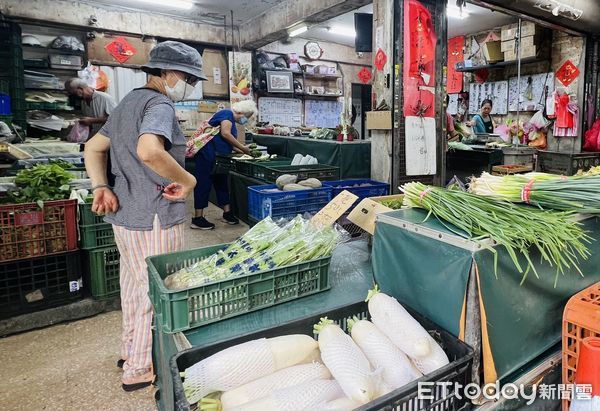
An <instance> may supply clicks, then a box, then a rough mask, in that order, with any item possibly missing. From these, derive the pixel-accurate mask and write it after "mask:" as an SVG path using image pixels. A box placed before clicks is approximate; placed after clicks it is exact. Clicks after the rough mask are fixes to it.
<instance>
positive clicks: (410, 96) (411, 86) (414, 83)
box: [403, 0, 437, 117]
mask: <svg viewBox="0 0 600 411" xmlns="http://www.w3.org/2000/svg"><path fill="white" fill-rule="evenodd" d="M436 42H437V38H436V35H435V29H434V27H433V21H432V18H431V13H430V12H429V10H428V9H427V7H425V6H424V5H423V4H422V3H420V2H419V1H417V0H404V64H403V66H404V84H403V85H404V109H403V112H404V115H405V116H407V117H408V116H417V117H435V47H436Z"/></svg>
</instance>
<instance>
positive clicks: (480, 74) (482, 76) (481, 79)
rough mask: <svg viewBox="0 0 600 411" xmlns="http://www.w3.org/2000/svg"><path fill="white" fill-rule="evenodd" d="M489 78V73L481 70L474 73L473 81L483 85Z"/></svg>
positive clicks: (486, 70)
mask: <svg viewBox="0 0 600 411" xmlns="http://www.w3.org/2000/svg"><path fill="white" fill-rule="evenodd" d="M489 76H490V71H489V70H488V69H481V70H477V71H476V72H475V81H476V82H478V83H479V84H483V83H485V82H486V81H487V79H488V77H489Z"/></svg>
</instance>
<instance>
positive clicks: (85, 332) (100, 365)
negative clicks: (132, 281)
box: [0, 205, 248, 411]
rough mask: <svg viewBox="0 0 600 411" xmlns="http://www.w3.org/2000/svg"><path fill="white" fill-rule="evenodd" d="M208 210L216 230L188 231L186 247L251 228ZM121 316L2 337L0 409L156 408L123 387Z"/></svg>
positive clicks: (148, 396)
mask: <svg viewBox="0 0 600 411" xmlns="http://www.w3.org/2000/svg"><path fill="white" fill-rule="evenodd" d="M221 213H222V212H221V210H219V209H218V208H217V207H215V206H212V205H211V206H210V208H209V210H208V213H207V215H206V217H207V219H209V220H210V221H211V222H214V223H215V224H216V225H217V228H216V229H215V230H212V231H201V230H191V229H189V228H188V229H186V248H188V249H189V248H198V247H203V246H207V245H213V244H220V243H225V242H231V241H233V240H234V239H235V238H237V237H239V236H240V235H242V234H243V233H245V232H246V231H247V230H248V227H247V226H246V225H245V224H243V223H240V225H238V226H229V225H227V224H225V223H224V222H221V221H218V220H219V218H220V217H221ZM120 329H121V312H120V311H113V312H109V313H105V314H100V315H97V316H95V317H91V318H86V319H83V320H79V321H74V322H70V323H64V324H58V325H54V326H51V327H47V328H43V329H39V330H35V331H30V332H26V333H22V334H17V335H13V336H9V337H6V338H3V339H0V364H2V365H0V370H1V371H0V409H1V410H2V411H19V410H27V411H30V410H49V411H70V410H96V411H104V410H107V411H108V410H115V411H128V410H131V411H145V410H154V409H156V406H155V401H154V387H151V388H146V389H142V390H138V391H136V392H132V393H126V392H125V391H123V390H122V389H121V372H120V369H119V368H117V366H116V361H117V359H118V358H119V344H120Z"/></svg>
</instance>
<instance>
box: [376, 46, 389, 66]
mask: <svg viewBox="0 0 600 411" xmlns="http://www.w3.org/2000/svg"><path fill="white" fill-rule="evenodd" d="M385 63H387V54H385V51H383V50H382V49H379V50H377V54H375V67H377V70H379V71H382V70H383V67H385Z"/></svg>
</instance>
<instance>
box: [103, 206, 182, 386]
mask: <svg viewBox="0 0 600 411" xmlns="http://www.w3.org/2000/svg"><path fill="white" fill-rule="evenodd" d="M113 230H114V233H115V241H116V243H117V247H118V248H119V253H120V254H121V260H120V264H121V266H120V279H119V283H120V286H121V309H122V310H123V331H122V337H121V358H123V359H124V360H126V361H125V364H124V365H123V376H124V377H133V376H136V375H142V374H144V373H146V372H148V370H149V369H150V368H151V366H152V304H151V303H150V298H149V297H148V268H147V265H146V257H150V256H153V255H158V254H164V253H170V252H174V251H181V250H182V249H183V237H184V235H183V224H179V225H176V226H173V227H171V228H168V229H163V228H161V226H160V221H159V219H158V215H156V216H155V217H154V227H153V229H152V231H133V230H128V229H126V228H123V227H119V226H116V225H113Z"/></svg>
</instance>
